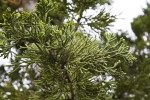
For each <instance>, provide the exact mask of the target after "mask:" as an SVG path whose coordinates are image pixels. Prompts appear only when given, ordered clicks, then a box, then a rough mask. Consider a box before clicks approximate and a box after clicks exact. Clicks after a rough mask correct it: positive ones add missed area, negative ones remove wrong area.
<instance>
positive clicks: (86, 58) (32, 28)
mask: <svg viewBox="0 0 150 100" xmlns="http://www.w3.org/2000/svg"><path fill="white" fill-rule="evenodd" d="M55 1H56V2H54V1H53V0H52V1H51V0H49V1H47V0H41V1H40V2H39V3H38V4H37V5H36V10H35V11H33V12H25V11H22V12H17V11H15V12H13V13H11V12H12V11H11V10H9V9H8V10H7V11H6V12H5V14H4V15H3V19H4V23H2V24H1V27H2V31H1V34H0V39H1V45H0V48H1V56H3V57H4V58H7V57H8V55H12V56H11V65H9V66H7V67H9V68H12V70H11V71H10V73H9V74H8V73H7V72H6V70H5V69H4V67H6V66H1V67H0V68H1V69H2V71H1V77H2V78H1V83H2V85H1V87H0V90H1V92H0V98H1V99H14V98H15V99H27V100H28V99H35V100H41V99H65V100H66V99H71V100H75V99H76V100H80V99H81V100H82V99H89V100H92V99H102V100H104V99H111V98H112V94H110V93H109V91H110V90H112V89H113V88H115V87H116V84H117V82H118V81H119V80H120V79H121V77H122V76H123V75H124V74H125V73H124V72H123V71H122V69H123V66H121V63H124V64H125V63H132V61H133V60H135V58H134V57H133V56H132V55H131V54H130V53H129V48H128V47H127V46H126V45H125V43H124V39H123V38H121V39H120V41H117V39H116V38H115V37H114V36H113V34H104V33H105V32H106V31H107V29H108V26H110V24H111V22H113V21H114V19H115V16H111V15H110V13H107V12H105V10H101V11H100V12H99V14H98V15H97V16H90V17H88V16H86V15H84V14H83V13H84V12H86V11H87V10H88V9H96V6H97V4H100V5H103V4H105V3H108V4H109V1H106V0H101V1H99V0H95V1H93V0H91V1H90V0H78V1H77V0H72V2H67V0H63V1H60V0H55ZM76 16H78V17H77V18H76ZM82 20H85V21H82ZM65 22H66V23H65ZM85 25H88V26H90V27H91V28H92V29H93V30H94V31H95V32H97V34H98V35H99V40H97V39H96V38H94V37H92V36H91V35H90V34H89V33H87V32H86V30H84V29H85V28H84V27H85ZM12 48H16V49H17V50H18V51H19V52H17V53H15V52H13V51H12V50H11V49H12ZM108 76H111V77H112V79H111V80H109V81H106V78H107V77H108ZM5 77H9V80H8V81H5ZM25 80H28V81H30V83H29V84H28V88H27V87H25V86H24V84H23V83H24V82H25ZM14 86H17V88H18V89H15V88H14Z"/></svg>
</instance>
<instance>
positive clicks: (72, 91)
mask: <svg viewBox="0 0 150 100" xmlns="http://www.w3.org/2000/svg"><path fill="white" fill-rule="evenodd" d="M49 52H50V54H51V56H52V57H53V58H54V59H55V61H56V62H58V63H59V64H60V65H61V69H65V67H64V66H65V64H66V63H67V62H61V61H59V59H58V58H57V56H56V55H55V53H54V51H53V50H49ZM65 71H66V78H67V79H68V82H69V83H70V92H71V100H75V93H74V89H73V85H72V80H71V76H70V74H69V72H68V71H67V70H66V69H65Z"/></svg>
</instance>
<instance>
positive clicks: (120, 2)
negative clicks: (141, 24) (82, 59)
mask: <svg viewBox="0 0 150 100" xmlns="http://www.w3.org/2000/svg"><path fill="white" fill-rule="evenodd" d="M113 2H114V3H113V4H112V10H111V11H112V14H115V15H118V16H117V18H118V20H116V22H115V23H114V27H113V28H112V29H113V31H114V32H115V31H117V30H118V29H121V30H123V31H128V32H129V33H130V36H131V37H132V38H133V39H134V38H135V37H134V33H133V32H132V30H131V22H132V21H133V18H135V17H137V16H138V15H141V14H143V12H142V8H146V7H147V6H146V3H147V2H149V3H150V0H113Z"/></svg>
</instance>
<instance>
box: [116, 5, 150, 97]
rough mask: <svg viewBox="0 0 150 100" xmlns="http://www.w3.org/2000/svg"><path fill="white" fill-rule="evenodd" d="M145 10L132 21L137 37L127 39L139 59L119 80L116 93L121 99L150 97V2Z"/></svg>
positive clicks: (127, 67)
mask: <svg viewBox="0 0 150 100" xmlns="http://www.w3.org/2000/svg"><path fill="white" fill-rule="evenodd" d="M143 12H144V15H139V16H138V17H137V18H135V19H134V21H133V22H132V23H131V25H132V29H133V31H134V33H135V35H136V36H137V39H136V40H134V41H133V40H131V39H129V38H127V39H126V40H128V41H127V44H128V45H130V46H132V48H133V53H134V55H135V56H136V58H137V61H135V62H134V63H133V64H131V65H128V66H126V68H125V69H124V71H125V72H126V73H127V74H126V76H125V77H124V78H122V79H121V80H120V81H119V82H118V83H119V84H118V87H117V88H116V90H115V94H114V95H115V97H116V98H118V99H121V100H124V99H127V100H141V99H143V100H149V99H150V91H149V90H150V84H149V83H150V81H149V78H150V75H149V73H150V66H149V65H150V52H149V49H150V48H149V43H150V37H149V36H150V4H147V8H146V9H144V10H143Z"/></svg>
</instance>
